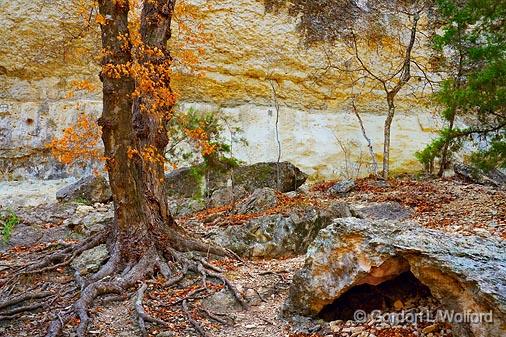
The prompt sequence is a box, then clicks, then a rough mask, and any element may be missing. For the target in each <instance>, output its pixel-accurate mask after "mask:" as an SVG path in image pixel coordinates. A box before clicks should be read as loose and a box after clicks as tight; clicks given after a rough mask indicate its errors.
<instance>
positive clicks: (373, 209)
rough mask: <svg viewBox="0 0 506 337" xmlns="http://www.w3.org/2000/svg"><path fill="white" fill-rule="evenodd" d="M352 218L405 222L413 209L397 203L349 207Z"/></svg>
mask: <svg viewBox="0 0 506 337" xmlns="http://www.w3.org/2000/svg"><path fill="white" fill-rule="evenodd" d="M350 209H351V213H352V214H353V216H355V217H357V218H361V219H369V220H380V219H383V220H405V219H407V218H409V217H410V216H411V214H413V209H411V208H409V207H406V206H403V205H401V204H399V203H398V202H378V203H367V204H355V205H351V206H350Z"/></svg>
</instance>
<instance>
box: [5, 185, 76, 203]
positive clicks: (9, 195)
mask: <svg viewBox="0 0 506 337" xmlns="http://www.w3.org/2000/svg"><path fill="white" fill-rule="evenodd" d="M73 182H75V179H73V178H71V179H60V180H44V181H42V180H24V181H0V207H5V208H12V209H14V208H18V207H23V206H30V207H36V206H39V205H44V204H52V203H55V202H56V192H58V190H60V189H62V188H63V187H65V186H67V185H69V184H72V183H73Z"/></svg>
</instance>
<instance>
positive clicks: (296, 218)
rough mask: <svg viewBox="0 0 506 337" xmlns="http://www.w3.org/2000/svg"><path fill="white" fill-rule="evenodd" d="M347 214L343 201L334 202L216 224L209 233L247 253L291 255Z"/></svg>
mask: <svg viewBox="0 0 506 337" xmlns="http://www.w3.org/2000/svg"><path fill="white" fill-rule="evenodd" d="M350 215H351V213H350V211H349V209H348V206H347V205H346V204H344V203H339V202H335V203H334V204H332V205H331V206H330V207H328V208H326V209H317V208H314V207H310V208H307V209H305V210H303V211H296V210H294V211H293V212H292V213H290V214H289V215H282V214H275V215H268V216H261V217H258V218H255V219H252V220H250V221H248V222H246V223H245V224H243V225H238V226H230V227H227V228H225V229H222V228H219V229H218V230H216V231H214V232H211V234H210V237H211V239H213V240H214V241H215V242H216V243H218V244H219V245H221V246H223V247H227V248H229V249H232V250H233V251H235V252H236V253H238V254H240V255H242V256H246V257H253V258H284V257H291V256H296V255H299V254H304V253H305V252H306V249H307V247H308V246H309V244H310V243H311V242H312V241H313V239H314V238H315V237H316V235H317V234H318V232H319V231H320V229H322V228H325V227H326V226H328V225H329V224H330V223H331V222H332V220H333V219H335V218H337V217H345V216H350Z"/></svg>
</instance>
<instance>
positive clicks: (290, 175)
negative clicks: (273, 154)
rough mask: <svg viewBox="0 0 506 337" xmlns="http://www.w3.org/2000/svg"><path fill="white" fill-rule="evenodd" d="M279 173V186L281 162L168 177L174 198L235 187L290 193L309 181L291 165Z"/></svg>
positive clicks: (177, 172) (183, 170)
mask: <svg viewBox="0 0 506 337" xmlns="http://www.w3.org/2000/svg"><path fill="white" fill-rule="evenodd" d="M279 172H280V179H279V186H278V183H277V163H256V164H253V165H244V166H239V167H234V168H220V169H215V170H210V171H209V172H208V173H207V174H203V173H200V171H199V170H198V168H191V167H184V168H180V169H177V170H174V171H173V172H171V173H169V174H167V175H166V176H165V179H166V188H167V193H168V194H169V195H170V196H178V197H183V198H203V197H206V196H211V195H212V194H213V193H214V191H217V190H219V189H223V188H226V187H229V186H232V185H241V186H243V187H244V189H245V190H246V191H247V192H253V191H254V190H255V189H257V188H262V187H270V188H274V189H276V190H279V191H281V192H288V191H293V190H295V189H297V188H298V187H299V186H300V185H302V184H303V183H304V182H305V181H306V178H307V175H306V174H305V173H304V172H302V171H301V170H300V169H299V168H297V167H296V166H294V165H293V164H291V163H288V162H282V163H279Z"/></svg>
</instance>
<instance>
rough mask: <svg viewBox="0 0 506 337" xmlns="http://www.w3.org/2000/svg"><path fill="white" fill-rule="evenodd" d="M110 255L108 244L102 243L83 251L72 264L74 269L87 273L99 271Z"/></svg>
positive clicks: (83, 273)
mask: <svg viewBox="0 0 506 337" xmlns="http://www.w3.org/2000/svg"><path fill="white" fill-rule="evenodd" d="M108 257H109V252H108V251H107V246H106V245H105V244H102V245H99V246H97V247H95V248H92V249H89V250H87V251H85V252H83V253H82V254H81V255H80V256H78V257H77V258H75V259H74V260H73V261H72V262H71V264H70V265H71V266H72V268H73V269H74V270H76V271H79V272H80V273H81V274H82V275H85V274H88V273H91V272H96V271H98V269H99V268H100V266H101V265H102V264H103V263H104V262H105V260H107V258H108Z"/></svg>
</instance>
